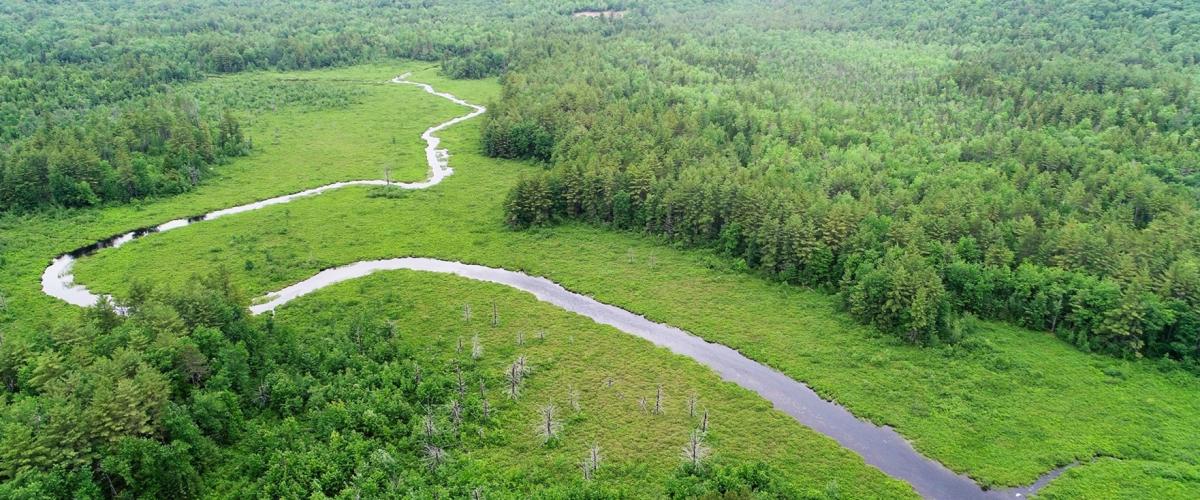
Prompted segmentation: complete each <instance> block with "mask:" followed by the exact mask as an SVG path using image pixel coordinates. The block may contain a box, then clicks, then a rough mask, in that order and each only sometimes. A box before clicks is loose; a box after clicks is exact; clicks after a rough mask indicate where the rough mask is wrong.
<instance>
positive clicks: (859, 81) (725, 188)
mask: <svg viewBox="0 0 1200 500" xmlns="http://www.w3.org/2000/svg"><path fill="white" fill-rule="evenodd" d="M1198 16H1200V8H1198V7H1196V6H1195V5H1193V4H1187V3H1184V2H1133V1H1124V2H1070V3H1037V4H1030V3H1028V2H1017V1H1013V2H999V3H978V2H955V1H949V2H929V3H913V4H904V5H903V6H899V5H898V6H895V7H894V8H887V9H882V8H876V6H875V5H874V4H870V3H867V2H807V3H801V4H790V3H789V4H786V5H784V4H761V3H758V2H729V3H720V4H711V5H709V6H706V7H705V8H704V9H700V10H699V11H696V12H688V13H679V14H677V15H666V16H659V17H656V18H654V19H653V20H650V19H647V18H644V17H638V16H628V17H626V18H624V19H622V20H619V21H611V22H609V23H608V24H607V25H606V28H605V30H602V31H601V32H598V33H592V34H587V35H579V34H578V33H575V32H574V30H571V29H564V30H561V31H560V32H557V33H554V34H551V35H548V36H546V37H543V38H541V39H539V40H536V41H529V42H526V43H524V44H520V43H519V44H517V46H516V48H514V49H513V50H512V51H511V55H510V60H509V71H508V72H507V73H506V74H505V75H504V78H503V82H504V85H505V93H504V97H503V99H502V100H501V101H500V102H499V103H498V105H497V106H496V107H495V108H494V111H493V112H492V113H490V114H489V121H488V124H487V126H486V128H485V131H484V142H485V149H486V151H487V152H488V154H490V155H493V156H498V157H511V158H532V159H536V160H540V161H543V162H545V163H546V165H547V166H548V170H547V172H546V173H544V174H541V175H537V176H533V177H528V178H525V179H524V180H522V181H521V182H520V183H519V185H518V186H516V187H515V188H514V190H513V191H512V192H511V193H510V197H509V201H508V205H507V213H508V221H509V223H510V224H511V225H513V226H516V227H526V226H530V225H539V224H546V223H552V222H555V221H560V220H567V219H577V220H583V221H588V222H592V223H597V224H602V225H606V226H610V227H613V228H617V229H626V230H635V231H640V232H646V233H650V234H654V235H660V236H662V237H664V238H666V239H668V240H670V241H673V242H677V243H679V244H683V245H688V246H702V247H708V248H713V249H715V250H716V251H718V252H720V253H723V254H725V255H727V256H729V258H731V259H735V260H736V261H737V262H738V263H740V265H744V266H746V267H748V268H753V269H756V270H759V271H760V272H762V273H763V274H766V275H768V276H771V277H774V278H776V279H778V280H780V281H785V282H789V283H796V284H802V285H808V286H813V287H819V288H826V289H830V290H834V291H837V292H839V294H840V296H841V297H842V299H843V302H844V304H845V306H846V309H847V310H848V311H849V312H850V313H851V314H852V315H854V316H855V317H857V318H859V319H860V320H861V321H863V322H866V323H869V324H872V325H875V326H877V327H879V328H880V329H881V330H883V331H885V332H889V333H892V334H894V335H897V336H899V337H901V338H904V339H906V340H909V341H912V342H916V343H937V342H947V341H954V340H955V339H956V338H958V337H959V336H961V335H962V333H963V331H964V329H965V328H966V327H967V326H968V325H969V323H970V322H969V320H968V321H965V322H964V321H963V320H962V319H961V318H962V317H963V316H964V315H974V316H978V317H982V318H989V319H1002V320H1007V321H1011V322H1014V323H1016V324H1019V325H1022V326H1026V327H1030V328H1034V329H1039V330H1046V331H1050V332H1054V333H1055V334H1057V335H1059V336H1060V337H1062V338H1064V339H1066V340H1068V341H1070V342H1072V343H1074V344H1075V345H1077V346H1079V347H1081V348H1084V349H1088V350H1097V351H1103V352H1109V353H1113V354H1117V355H1121V356H1131V357H1137V356H1147V357H1154V358H1166V359H1172V360H1177V361H1182V362H1184V363H1188V364H1192V365H1193V366H1195V363H1196V362H1197V360H1200V313H1198V312H1197V311H1200V257H1198V256H1200V215H1198V212H1197V199H1198V198H1197V197H1198V194H1200V191H1198V189H1200V170H1198V169H1200V131H1198V130H1200V114H1198V113H1197V110H1196V109H1195V108H1196V102H1198V101H1197V99H1198V98H1200V95H1198V92H1197V90H1196V81H1197V80H1196V64H1197V62H1200V61H1198V58H1197V44H1196V42H1195V40H1197V39H1200V38H1198V35H1200V33H1197V30H1198V28H1197V26H1200V24H1198V23H1197V22H1196V21H1198V20H1200V17H1198Z"/></svg>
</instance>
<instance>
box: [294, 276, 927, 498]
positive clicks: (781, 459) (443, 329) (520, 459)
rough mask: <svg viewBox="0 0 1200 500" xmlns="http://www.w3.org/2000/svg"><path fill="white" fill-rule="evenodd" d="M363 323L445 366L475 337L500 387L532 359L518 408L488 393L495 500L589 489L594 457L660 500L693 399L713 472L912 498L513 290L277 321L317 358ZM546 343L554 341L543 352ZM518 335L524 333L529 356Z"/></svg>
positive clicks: (419, 292)
mask: <svg viewBox="0 0 1200 500" xmlns="http://www.w3.org/2000/svg"><path fill="white" fill-rule="evenodd" d="M463 304H470V305H473V306H474V307H473V309H474V311H475V313H474V315H473V318H472V320H471V321H470V322H469V323H467V322H464V320H463V314H462V310H463ZM491 304H496V307H497V310H498V311H499V315H500V326H499V327H497V328H493V327H491V326H490V313H491ZM364 309H365V310H370V311H373V312H375V313H376V314H381V315H384V316H386V317H387V318H389V319H391V320H393V321H395V325H396V329H397V331H398V332H399V333H398V335H399V336H400V337H401V338H403V339H404V340H405V341H406V342H407V343H409V344H411V345H414V346H415V349H414V350H415V351H417V352H423V353H428V355H430V356H433V357H439V358H444V359H446V360H449V359H452V358H455V357H456V356H458V357H460V358H461V357H464V356H466V355H465V354H464V355H456V354H455V350H456V346H457V341H458V340H460V339H461V340H462V341H463V342H464V344H465V348H464V349H465V350H466V352H470V349H471V339H472V337H473V336H475V335H478V336H479V339H480V343H481V345H483V357H482V358H481V360H480V361H479V363H480V369H481V370H482V371H483V372H484V373H486V374H489V378H491V379H492V380H494V381H498V380H503V375H504V373H505V369H506V368H507V366H509V365H511V364H512V363H513V361H514V359H516V357H517V356H518V355H525V356H526V357H527V359H528V363H529V365H530V366H531V367H532V372H531V375H530V377H529V379H528V381H527V382H525V383H524V385H523V387H522V389H521V391H520V396H519V398H518V399H517V400H516V401H511V400H509V399H508V398H507V397H506V396H505V393H504V387H502V386H501V385H500V383H499V382H493V383H491V387H490V389H489V400H490V401H491V402H492V404H493V405H494V408H495V411H496V418H495V419H494V420H493V421H492V424H491V425H489V430H488V432H487V435H488V437H487V439H486V440H484V441H483V442H482V444H481V443H479V442H476V443H474V444H472V445H470V446H468V447H467V448H468V449H469V450H470V451H464V452H466V453H469V454H470V455H471V456H472V458H475V459H479V460H481V461H482V462H483V464H484V465H482V466H479V467H477V470H478V471H479V473H480V474H482V475H483V477H482V482H483V483H485V484H486V483H490V484H506V485H510V486H511V487H514V488H515V489H514V490H512V491H507V492H504V493H503V494H501V493H500V492H494V491H489V493H490V494H492V495H495V494H500V495H501V496H506V495H511V496H512V497H513V498H519V497H522V496H524V495H527V494H536V493H537V492H539V491H540V490H541V489H543V488H546V487H551V486H554V485H556V484H559V483H563V482H568V483H569V482H573V481H578V480H579V479H578V478H579V476H580V472H579V462H580V461H581V460H583V458H584V457H585V456H586V454H587V451H586V450H587V449H588V447H589V446H591V445H592V444H597V445H599V446H600V448H601V450H602V455H603V457H604V462H603V467H602V468H601V469H600V471H599V472H598V474H597V475H596V479H595V480H596V481H597V483H599V484H600V485H602V486H610V487H613V488H616V489H618V490H624V491H626V492H627V493H632V494H635V495H638V496H649V495H651V494H652V495H659V494H661V493H662V490H663V488H662V485H663V483H664V481H666V480H667V479H669V478H670V477H671V476H672V475H673V474H674V472H675V471H676V470H678V468H679V467H680V465H681V464H682V461H681V457H680V451H681V450H682V448H683V444H684V443H685V442H686V441H687V438H688V433H689V432H690V431H691V430H692V429H694V428H695V427H696V426H697V425H699V416H700V414H699V413H697V415H696V417H692V416H690V415H689V413H688V410H687V398H688V396H691V395H695V396H696V397H697V398H698V399H697V401H698V403H697V405H696V407H697V409H698V412H699V411H703V409H707V410H708V411H709V415H710V417H709V422H710V427H709V433H708V434H707V440H708V444H709V445H710V447H711V448H712V450H713V455H712V460H716V461H722V462H725V463H742V462H745V461H763V462H767V463H769V464H771V466H772V468H773V470H775V471H776V472H777V473H779V474H780V475H781V476H783V477H784V478H786V479H787V480H788V481H790V482H791V483H792V484H793V486H795V487H796V488H797V489H798V490H799V491H801V492H811V494H812V495H814V496H819V495H822V494H824V492H826V491H830V490H833V491H838V492H839V493H840V494H842V495H844V496H845V498H895V497H912V496H914V494H913V493H912V490H911V489H910V488H909V486H908V485H906V484H904V483H902V482H899V481H896V480H892V479H890V478H888V477H887V476H885V475H884V474H883V473H881V472H879V471H878V470H876V469H874V468H872V467H869V466H867V465H865V464H864V463H863V462H862V459H861V458H859V457H858V456H857V455H854V454H853V453H851V452H850V451H848V450H845V449H843V448H841V447H840V446H839V445H838V444H837V443H836V442H834V441H833V440H831V439H829V438H826V437H824V436H821V435H819V434H816V433H815V432H813V431H811V430H809V429H807V428H805V427H803V426H801V425H799V424H797V423H796V422H795V421H794V420H792V419H791V418H790V417H788V416H787V415H784V414H783V413H780V412H777V411H774V410H773V409H772V408H771V405H770V403H768V402H766V401H764V400H762V399H761V398H759V397H758V396H757V395H755V394H753V393H751V392H749V391H746V390H745V389H742V388H740V387H738V386H736V385H733V384H730V383H725V382H723V381H721V380H720V378H719V377H718V376H717V375H716V374H715V373H713V372H712V371H710V370H708V369H706V368H704V367H701V366H699V365H698V364H696V363H695V362H694V361H692V360H690V359H688V358H684V357H681V356H677V355H674V354H672V353H670V352H669V351H667V350H666V349H662V348H658V347H655V346H653V345H652V344H650V343H649V342H647V341H644V340H641V339H638V338H636V337H633V336H630V335H626V334H624V333H621V332H620V331H618V330H616V329H614V328H612V327H608V326H603V325H599V324H597V323H595V322H593V321H591V320H590V319H587V318H585V317H582V316H578V315H575V314H573V313H568V312H566V311H563V310H561V309H559V308H557V307H554V306H552V305H549V304H546V303H543V302H539V301H537V299H535V298H534V297H533V296H532V295H529V294H526V293H524V292H519V291H516V290H512V289H510V288H508V287H505V286H501V285H495V284H490V283H480V282H474V281H470V280H467V279H464V278H459V277H455V276H448V275H436V274H431V273H419V272H412V271H393V272H386V273H377V274H375V275H372V276H370V277H367V278H364V279H361V280H355V281H350V282H346V283H341V284H338V285H335V286H333V287H330V288H329V289H326V290H322V291H320V292H318V293H315V294H312V295H309V296H306V297H304V298H301V299H299V300H297V301H296V302H294V303H292V304H289V305H287V306H286V307H283V308H281V309H280V310H279V312H278V314H277V316H276V321H277V322H278V324H280V325H285V326H292V327H294V328H295V329H296V331H297V332H298V335H299V337H298V338H299V339H300V340H301V341H304V342H309V343H313V344H314V345H315V344H319V343H320V342H321V341H320V338H319V336H320V335H327V334H328V333H327V332H329V331H335V332H343V331H347V328H345V327H339V326H338V325H345V324H347V323H348V322H349V321H352V320H353V319H354V318H355V317H356V316H355V315H356V314H357V311H360V310H364ZM538 330H543V331H545V332H546V335H545V338H544V340H543V339H539V337H538V336H537V335H536V334H535V332H536V331H538ZM518 332H524V336H523V339H524V342H523V344H522V345H518V344H517V338H518ZM446 362H447V363H448V362H449V361H446ZM609 377H611V378H612V379H613V383H612V386H611V387H609V386H608V384H607V383H606V379H607V378H609ZM658 384H662V386H663V393H664V409H665V412H664V414H662V415H653V414H651V413H649V412H645V411H642V410H641V407H640V405H639V404H638V399H639V398H642V397H645V398H646V399H647V401H648V402H649V405H650V406H651V407H652V406H653V404H654V399H655V392H656V388H657V385H658ZM572 389H574V390H575V391H577V392H578V394H579V399H578V401H579V405H580V410H579V411H578V412H576V411H574V410H573V409H572V406H571V403H570V399H569V396H568V393H569V391H570V390H572ZM471 390H472V391H474V390H475V388H474V387H472V389H471ZM545 404H554V405H555V406H556V407H557V408H558V409H559V411H560V412H561V415H562V422H563V428H562V434H561V436H560V438H559V440H558V443H557V444H556V445H554V446H551V447H547V446H543V445H542V442H541V439H540V437H539V436H538V435H537V434H536V432H535V429H536V428H537V422H538V408H540V407H541V406H542V405H545ZM492 495H489V496H492Z"/></svg>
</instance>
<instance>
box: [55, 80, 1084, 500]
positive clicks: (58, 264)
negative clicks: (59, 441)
mask: <svg viewBox="0 0 1200 500" xmlns="http://www.w3.org/2000/svg"><path fill="white" fill-rule="evenodd" d="M407 76H408V75H407V74H405V75H401V76H399V77H396V78H395V79H393V80H392V82H393V83H398V84H408V85H417V86H419V87H421V88H423V89H424V90H425V91H426V92H428V93H430V94H433V95H436V96H439V97H442V98H445V99H449V100H450V101H453V102H455V103H457V104H460V105H462V106H466V107H469V108H471V110H472V111H471V112H470V113H468V114H465V115H462V116H459V117H457V118H454V119H452V120H449V121H447V122H444V123H441V124H438V125H435V126H433V127H430V128H429V129H427V130H426V131H425V132H424V133H423V134H421V138H422V139H424V140H425V142H426V147H425V159H426V161H427V163H428V164H429V168H430V176H429V178H428V179H426V180H424V181H421V182H415V183H391V184H392V185H394V186H397V187H399V188H404V189H425V188H428V187H432V186H434V185H437V184H438V183H440V182H441V181H442V180H443V179H445V178H446V176H449V175H451V174H453V170H452V169H451V168H450V166H449V157H450V155H449V152H448V151H446V150H445V149H438V145H439V144H440V139H439V138H438V137H437V136H435V135H434V134H435V133H437V132H438V131H440V130H442V129H445V128H446V127H449V126H451V125H454V124H456V123H459V122H462V121H464V120H469V119H471V118H474V117H476V116H479V115H480V114H482V113H484V112H485V111H486V109H485V108H484V107H483V106H479V105H475V104H471V103H468V102H466V101H464V100H462V99H459V98H457V97H455V96H453V95H451V94H448V93H444V92H438V91H436V90H434V89H433V87H431V86H429V85H428V84H424V83H417V82H411V81H408V80H407V79H406V78H407ZM384 184H385V181H382V180H358V181H346V182H336V183H333V184H327V185H324V186H320V187H317V188H313V189H309V190H306V191H301V192H299V193H293V194H289V195H284V196H279V197H275V198H270V199H266V200H262V201H257V202H254V203H248V204H245V205H238V206H235V207H230V208H226V209H222V210H217V211H214V212H210V213H207V214H203V215H198V216H194V217H188V218H183V219H176V220H172V221H168V222H166V223H163V224H159V225H157V226H152V227H147V228H142V229H137V230H134V231H130V232H128V233H124V234H121V235H117V236H114V237H111V238H108V239H105V240H102V241H99V242H96V243H93V244H91V245H88V246H86V247H83V248H79V249H77V250H74V251H72V252H69V253H66V254H63V255H60V256H58V257H57V258H55V259H54V260H53V261H51V263H50V265H49V266H48V267H47V268H46V270H45V271H44V272H43V273H42V290H43V291H44V292H45V293H46V294H47V295H50V296H53V297H56V298H59V299H62V300H64V301H66V302H68V303H71V304H74V305H77V306H82V307H88V306H92V305H95V304H96V303H97V302H99V301H100V300H101V296H100V295H96V294H94V293H92V292H91V291H89V290H88V289H87V287H85V286H83V285H79V284H76V283H75V282H74V276H73V275H72V267H73V266H74V264H75V261H76V260H78V259H79V258H81V257H84V256H87V255H91V254H93V253H96V252H98V251H100V250H102V249H105V248H115V247H119V246H121V245H124V244H126V243H128V242H130V241H133V240H134V239H137V238H140V237H143V236H146V235H148V234H153V233H158V232H163V231H169V230H172V229H178V228H181V227H184V226H187V225H190V224H193V223H197V222H202V221H206V220H212V219H216V218H219V217H224V216H227V215H232V214H237V213H241V212H247V211H250V210H257V209H259V208H263V207H267V206H271V205H278V204H281V203H288V202H290V201H293V200H295V199H298V198H303V197H307V196H315V195H318V194H321V193H323V192H326V191H330V190H333V189H339V188H343V187H346V186H361V185H372V186H378V185H384ZM384 270H411V271H425V272H435V273H446V274H454V275H458V276H462V277H465V278H469V279H473V280H479V281H487V282H492V283H499V284H502V285H506V286H509V287H511V288H515V289H517V290H522V291H525V292H528V293H531V294H533V295H534V296H536V297H537V298H538V299H539V300H542V301H544V302H548V303H550V304H553V305H555V306H558V307H560V308H562V309H565V310H567V311H571V312H574V313H577V314H581V315H583V316H587V317H588V318H591V319H592V320H594V321H596V322H597V323H602V324H606V325H610V326H613V327H615V328H617V329H618V330H621V331H623V332H625V333H628V334H631V335H636V336H638V337H640V338H643V339H646V340H648V341H650V342H652V343H654V344H656V345H659V346H662V347H665V348H667V349H669V350H670V351H671V352H674V353H676V354H680V355H683V356H687V357H689V358H692V359H694V360H696V361H697V362H699V363H701V364H703V365H705V366H707V367H709V368H711V369H713V370H714V371H716V372H717V373H718V374H719V375H720V376H721V377H722V378H723V379H725V380H727V381H730V382H733V383H735V384H737V385H739V386H742V387H744V388H746V389H749V390H751V391H753V392H755V393H757V394H758V395H760V396H762V397H763V398H765V399H767V400H768V401H771V403H773V404H774V405H775V407H776V408H777V409H779V410H780V411H783V412H785V413H787V414H788V415H791V416H792V417H793V418H795V419H796V420H797V421H798V422H800V423H802V424H804V425H806V426H808V427H809V428H812V429H813V430H815V431H817V432H820V433H821V434H824V435H826V436H829V437H831V438H833V439H834V440H836V441H837V442H838V443H840V444H841V445H842V446H845V447H846V448H849V449H850V450H853V451H854V452H856V453H858V454H859V455H860V456H862V457H863V459H864V460H865V461H866V462H867V463H869V464H871V465H873V466H875V467H877V468H878V469H879V470H881V471H883V472H884V473H886V474H888V475H890V476H892V477H894V478H897V479H900V480H903V481H906V482H908V483H909V484H911V485H912V486H913V488H914V489H915V490H916V491H917V492H918V493H919V494H921V495H922V496H923V497H926V498H935V499H970V498H1020V497H1023V496H1026V495H1029V494H1032V493H1034V492H1036V491H1037V490H1039V489H1040V488H1041V487H1043V486H1045V485H1046V484H1047V483H1049V482H1050V481H1051V480H1053V479H1054V478H1055V477H1058V475H1059V474H1061V473H1062V471H1063V469H1062V468H1060V469H1056V470H1054V471H1051V472H1049V473H1047V474H1045V475H1044V476H1042V477H1041V478H1040V479H1038V481H1037V482H1035V483H1034V484H1032V485H1029V486H1025V487H1020V488H1009V489H1002V490H983V489H982V488H981V487H980V486H979V485H978V484H976V483H975V482H974V481H973V480H971V479H970V478H969V477H967V476H965V475H960V474H956V473H954V472H953V471H951V470H949V469H947V468H946V467H945V466H943V465H942V464H941V463H939V462H937V461H934V460H930V459H928V458H926V457H925V456H923V455H921V454H920V453H919V452H917V451H916V450H915V449H913V447H912V445H911V444H910V443H909V442H908V441H907V440H906V439H904V437H903V436H901V435H900V434H898V433H896V432H895V431H894V430H892V429H891V428H890V427H880V426H877V425H875V424H872V423H870V422H868V421H865V420H860V419H858V418H857V417H855V416H854V415H853V414H851V413H850V412H849V411H848V410H846V409H845V408H843V407H842V406H841V405H839V404H837V403H835V402H832V401H826V400H824V399H821V397H820V396H818V395H817V394H816V393H815V392H813V390H812V389H810V388H809V387H808V386H806V385H804V384H802V383H800V382H797V381H795V380H793V379H791V378H789V377H788V376H787V375H784V374H783V373H781V372H779V371H777V370H775V369H773V368H770V367H768V366H766V365H763V364H761V363H758V362H756V361H754V360H752V359H750V358H747V357H746V356H743V355H742V354H741V353H739V352H737V351H735V350H733V349H730V348H729V347H726V346H724V345H721V344H714V343H710V342H707V341H705V340H704V339H701V338H700V337H697V336H695V335H692V334H691V333H688V332H686V331H683V330H680V329H678V328H675V327H673V326H670V325H665V324H662V323H655V322H653V321H650V320H648V319H646V318H644V317H642V316H639V315H637V314H634V313H632V312H629V311H626V310H624V309H621V308H619V307H616V306H612V305H608V304H604V303H601V302H598V301H596V300H594V299H592V298H590V297H586V296H583V295H580V294H577V293H574V292H571V291H570V290H567V289H565V288H563V287H562V286H560V285H559V284H557V283H554V282H553V281H550V280H548V279H546V278H542V277H536V276H530V275H527V274H524V273H521V272H516V271H509V270H506V269H498V268H493V267H486V266H479V265H473V264H465V263H461V262H452V261H445V260H438V259H428V258H420V257H403V258H395V259H384V260H370V261H359V262H355V263H353V264H348V265H345V266H341V267H336V268H332V269H326V270H324V271H321V272H319V273H317V274H316V275H314V276H312V277H310V278H308V279H306V280H304V281H301V282H299V283H296V284H293V285H291V286H288V287H286V288H284V289H282V290H279V291H277V292H273V293H269V294H267V295H265V296H264V297H262V298H260V299H259V300H257V301H256V303H255V304H254V305H252V306H250V311H251V313H253V314H261V313H264V312H267V311H274V310H275V308H277V307H279V306H281V305H283V304H286V303H288V302H290V301H292V300H294V299H296V298H297V297H300V296H303V295H305V294H308V293H311V292H313V291H316V290H320V289H322V288H324V287H327V286H329V285H332V284H335V283H339V282H342V281H346V280H350V279H355V278H360V277H363V276H366V275H368V274H371V273H373V272H376V271H384Z"/></svg>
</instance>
